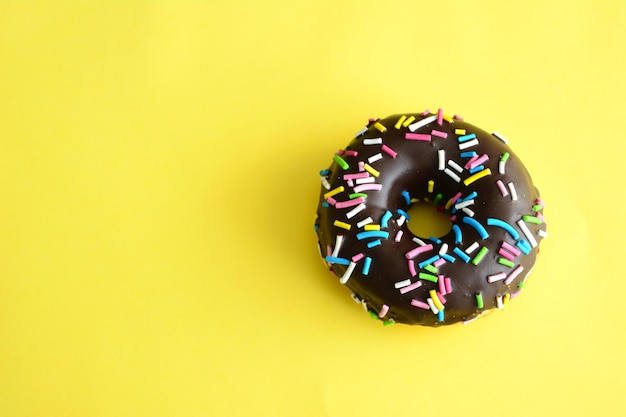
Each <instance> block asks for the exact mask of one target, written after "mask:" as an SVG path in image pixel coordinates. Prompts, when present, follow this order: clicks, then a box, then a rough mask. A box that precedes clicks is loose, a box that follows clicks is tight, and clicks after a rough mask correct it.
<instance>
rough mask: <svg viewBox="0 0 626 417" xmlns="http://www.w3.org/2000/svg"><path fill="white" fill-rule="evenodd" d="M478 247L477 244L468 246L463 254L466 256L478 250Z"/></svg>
mask: <svg viewBox="0 0 626 417" xmlns="http://www.w3.org/2000/svg"><path fill="white" fill-rule="evenodd" d="M479 246H480V245H479V244H478V242H474V243H472V244H471V245H470V247H469V248H467V249H465V253H467V254H468V255H469V254H470V253H472V252H474V251H475V250H476V249H478V247H479Z"/></svg>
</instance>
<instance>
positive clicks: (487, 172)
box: [463, 168, 491, 186]
mask: <svg viewBox="0 0 626 417" xmlns="http://www.w3.org/2000/svg"><path fill="white" fill-rule="evenodd" d="M487 175H491V170H490V169H489V168H487V169H483V170H482V171H478V172H477V173H475V174H474V175H472V176H471V177H468V178H465V179H464V180H463V184H465V185H466V186H467V185H470V184H471V183H473V182H474V181H476V180H479V179H481V178H482V177H486V176H487Z"/></svg>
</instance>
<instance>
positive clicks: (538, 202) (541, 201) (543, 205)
mask: <svg viewBox="0 0 626 417" xmlns="http://www.w3.org/2000/svg"><path fill="white" fill-rule="evenodd" d="M535 202H536V204H541V207H544V208H545V207H546V203H544V202H543V200H542V199H540V198H538V199H536V200H535Z"/></svg>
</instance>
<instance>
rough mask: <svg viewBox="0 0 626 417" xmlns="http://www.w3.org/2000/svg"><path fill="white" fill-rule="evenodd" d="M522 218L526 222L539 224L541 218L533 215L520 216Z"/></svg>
mask: <svg viewBox="0 0 626 417" xmlns="http://www.w3.org/2000/svg"><path fill="white" fill-rule="evenodd" d="M522 220H524V221H525V222H526V223H534V224H541V219H540V218H539V217H535V216H522Z"/></svg>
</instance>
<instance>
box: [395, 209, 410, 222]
mask: <svg viewBox="0 0 626 417" xmlns="http://www.w3.org/2000/svg"><path fill="white" fill-rule="evenodd" d="M396 211H397V212H398V214H399V215H400V216H404V217H406V219H407V220H411V216H409V214H408V213H407V212H406V211H404V210H401V209H398V210H396Z"/></svg>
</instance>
